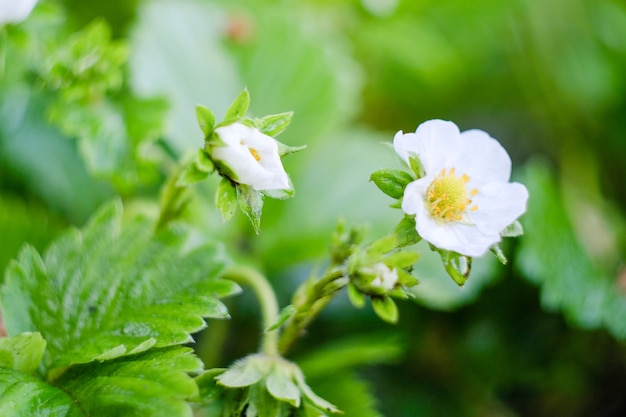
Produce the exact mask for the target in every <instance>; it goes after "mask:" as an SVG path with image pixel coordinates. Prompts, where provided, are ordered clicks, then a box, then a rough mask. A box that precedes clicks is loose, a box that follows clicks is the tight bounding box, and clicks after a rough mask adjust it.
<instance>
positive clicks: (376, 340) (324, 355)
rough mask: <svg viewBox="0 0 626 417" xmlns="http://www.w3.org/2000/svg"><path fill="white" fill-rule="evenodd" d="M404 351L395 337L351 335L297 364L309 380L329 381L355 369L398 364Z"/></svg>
mask: <svg viewBox="0 0 626 417" xmlns="http://www.w3.org/2000/svg"><path fill="white" fill-rule="evenodd" d="M405 349H406V347H405V343H404V342H403V341H402V340H401V339H400V338H399V337H398V336H397V335H390V334H388V333H372V334H366V335H357V336H354V335H353V336H348V337H344V338H342V339H339V340H335V341H332V342H329V343H327V344H326V345H322V346H318V347H317V348H316V349H315V351H313V352H311V353H309V354H307V355H306V356H304V357H303V358H300V359H299V360H298V365H299V366H300V369H302V372H304V374H305V375H306V376H307V377H308V378H314V379H325V378H332V376H334V375H335V374H336V373H338V372H342V371H344V370H351V369H353V368H355V367H357V366H363V365H374V364H381V363H387V364H388V363H394V362H397V361H398V360H400V358H401V357H402V355H403V354H404V351H405Z"/></svg>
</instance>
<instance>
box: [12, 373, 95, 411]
mask: <svg viewBox="0 0 626 417" xmlns="http://www.w3.org/2000/svg"><path fill="white" fill-rule="evenodd" d="M0 415H1V416H11V417H52V416H54V417H85V414H84V413H83V411H82V410H81V409H80V405H79V404H76V402H75V401H74V399H73V398H72V397H71V396H70V394H69V393H66V392H64V391H63V390H62V389H59V388H56V387H53V386H52V385H49V384H47V383H46V382H44V381H42V380H41V379H38V378H36V377H34V376H31V375H28V374H25V373H22V372H19V371H15V370H13V369H6V368H2V367H0Z"/></svg>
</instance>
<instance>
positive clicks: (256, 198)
mask: <svg viewBox="0 0 626 417" xmlns="http://www.w3.org/2000/svg"><path fill="white" fill-rule="evenodd" d="M237 200H238V201H239V207H240V208H241V211H243V212H244V213H245V215H246V216H248V219H250V223H252V227H253V228H254V232H255V233H256V234H259V232H260V231H261V213H262V212H263V192H261V191H257V190H255V189H254V188H252V187H250V186H249V185H245V184H237Z"/></svg>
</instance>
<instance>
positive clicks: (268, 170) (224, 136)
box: [211, 123, 291, 191]
mask: <svg viewBox="0 0 626 417" xmlns="http://www.w3.org/2000/svg"><path fill="white" fill-rule="evenodd" d="M215 133H216V134H217V135H218V136H219V138H220V139H221V140H222V142H223V143H224V146H215V147H213V149H212V150H211V156H212V158H213V160H214V161H216V162H219V163H221V164H223V165H224V166H225V167H226V168H227V169H228V170H229V174H230V177H231V179H232V180H233V181H236V182H238V183H240V184H246V185H249V186H251V187H252V188H254V189H255V190H257V191H263V190H286V189H289V188H291V184H290V182H289V177H288V176H287V173H286V172H285V169H284V168H283V164H282V162H281V160H280V154H279V152H278V143H277V142H276V140H275V139H274V138H272V137H271V136H268V135H265V134H263V133H261V131H259V130H258V129H254V128H251V127H249V126H246V125H244V124H241V123H233V124H230V125H227V126H222V127H218V128H217V129H215Z"/></svg>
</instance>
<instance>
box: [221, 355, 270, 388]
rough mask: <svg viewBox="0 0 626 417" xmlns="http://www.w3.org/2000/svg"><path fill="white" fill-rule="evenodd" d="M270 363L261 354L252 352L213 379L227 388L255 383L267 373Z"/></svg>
mask: <svg viewBox="0 0 626 417" xmlns="http://www.w3.org/2000/svg"><path fill="white" fill-rule="evenodd" d="M271 365H272V363H271V361H269V360H267V358H265V357H264V356H263V355H261V354H252V355H249V356H246V357H245V358H243V359H240V360H238V361H237V362H235V363H234V364H232V365H231V366H230V367H229V368H228V369H227V370H226V371H225V372H224V373H222V374H220V375H218V376H217V377H216V378H215V379H216V380H217V382H218V383H219V384H220V385H223V386H225V387H229V388H242V387H248V386H250V385H252V384H256V383H257V382H259V381H260V380H261V379H262V378H264V377H265V375H267V373H268V372H269V370H270V366H271Z"/></svg>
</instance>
